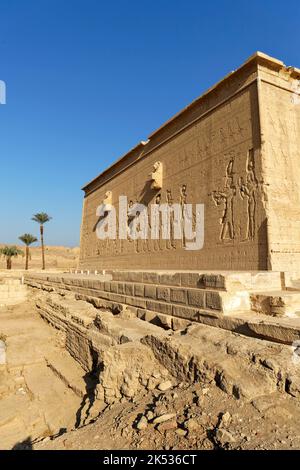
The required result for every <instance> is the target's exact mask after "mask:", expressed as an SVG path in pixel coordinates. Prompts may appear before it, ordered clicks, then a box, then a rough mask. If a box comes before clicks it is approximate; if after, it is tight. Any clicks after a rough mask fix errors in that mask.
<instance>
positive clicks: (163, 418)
mask: <svg viewBox="0 0 300 470" xmlns="http://www.w3.org/2000/svg"><path fill="white" fill-rule="evenodd" d="M175 417H176V413H165V414H163V415H160V416H157V418H155V419H154V420H153V424H161V423H164V422H165V421H169V420H170V419H173V418H175Z"/></svg>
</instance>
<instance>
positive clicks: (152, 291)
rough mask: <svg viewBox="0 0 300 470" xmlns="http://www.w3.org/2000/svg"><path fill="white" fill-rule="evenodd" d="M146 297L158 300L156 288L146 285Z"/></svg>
mask: <svg viewBox="0 0 300 470" xmlns="http://www.w3.org/2000/svg"><path fill="white" fill-rule="evenodd" d="M145 297H148V298H150V299H156V286H152V285H145Z"/></svg>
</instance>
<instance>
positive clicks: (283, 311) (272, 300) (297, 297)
mask: <svg viewBox="0 0 300 470" xmlns="http://www.w3.org/2000/svg"><path fill="white" fill-rule="evenodd" d="M250 300H251V308H252V310H253V311H254V312H258V313H263V314H264V315H272V316H276V317H282V316H284V317H291V318H295V317H296V318H297V317H300V291H289V290H286V291H282V290H279V291H270V292H259V293H257V292H255V293H251V294H250Z"/></svg>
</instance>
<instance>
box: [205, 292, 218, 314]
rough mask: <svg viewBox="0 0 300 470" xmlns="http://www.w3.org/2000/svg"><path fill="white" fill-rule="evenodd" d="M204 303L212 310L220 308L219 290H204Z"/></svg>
mask: <svg viewBox="0 0 300 470" xmlns="http://www.w3.org/2000/svg"><path fill="white" fill-rule="evenodd" d="M205 305H206V307H207V308H211V309H213V310H222V298H221V296H220V294H219V292H206V294H205Z"/></svg>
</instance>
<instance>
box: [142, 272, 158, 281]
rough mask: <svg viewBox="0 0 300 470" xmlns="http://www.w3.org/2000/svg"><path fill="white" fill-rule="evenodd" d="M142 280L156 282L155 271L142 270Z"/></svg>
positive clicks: (156, 274) (156, 275)
mask: <svg viewBox="0 0 300 470" xmlns="http://www.w3.org/2000/svg"><path fill="white" fill-rule="evenodd" d="M142 281H143V282H144V284H158V283H159V279H158V273H156V272H143V277H142Z"/></svg>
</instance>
